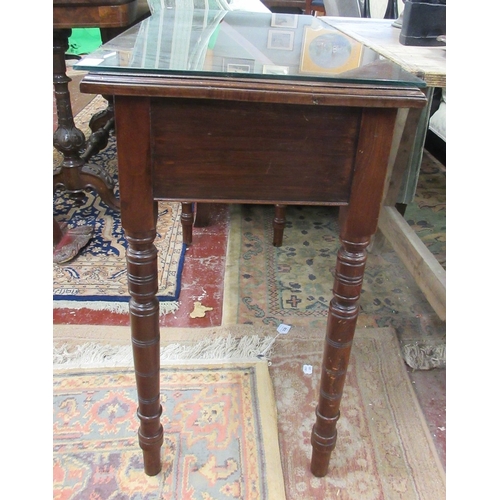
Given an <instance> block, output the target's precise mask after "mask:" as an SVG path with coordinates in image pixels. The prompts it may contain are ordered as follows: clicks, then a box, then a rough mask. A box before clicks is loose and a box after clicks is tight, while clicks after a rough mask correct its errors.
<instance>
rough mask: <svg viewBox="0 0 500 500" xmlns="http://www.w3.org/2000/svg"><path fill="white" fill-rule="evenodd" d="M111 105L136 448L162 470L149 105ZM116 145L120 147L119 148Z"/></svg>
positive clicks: (149, 466) (154, 469) (148, 464)
mask: <svg viewBox="0 0 500 500" xmlns="http://www.w3.org/2000/svg"><path fill="white" fill-rule="evenodd" d="M120 103H121V100H120V96H117V97H116V100H115V122H116V134H117V142H118V144H119V146H118V166H119V167H118V168H119V169H120V175H122V174H123V177H122V178H123V182H121V184H120V196H121V202H122V212H121V220H122V226H123V229H124V231H125V237H126V239H127V242H128V248H127V254H126V256H127V271H128V287H129V293H130V297H131V298H130V306H129V310H130V327H131V333H132V349H133V355H134V367H135V375H136V382H137V398H138V409H137V415H138V417H139V422H140V427H139V432H138V434H139V445H140V447H141V448H142V450H143V456H144V471H145V473H146V474H148V475H150V476H154V475H155V474H158V473H159V472H160V471H161V468H162V462H161V446H162V444H163V427H162V425H161V422H160V417H161V413H162V407H161V404H160V347H159V346H160V327H159V304H158V299H157V297H156V293H157V292H158V263H157V250H156V247H155V245H154V240H155V236H156V219H157V214H158V204H157V203H156V202H155V201H154V198H153V187H152V164H151V156H150V153H149V145H150V130H149V127H145V126H144V127H138V126H137V123H149V115H150V106H149V99H147V98H137V99H132V98H129V100H127V102H126V103H124V104H122V105H120ZM120 145H121V146H120Z"/></svg>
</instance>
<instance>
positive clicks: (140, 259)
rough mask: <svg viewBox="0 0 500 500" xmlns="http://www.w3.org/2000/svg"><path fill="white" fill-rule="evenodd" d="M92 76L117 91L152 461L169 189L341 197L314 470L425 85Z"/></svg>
mask: <svg viewBox="0 0 500 500" xmlns="http://www.w3.org/2000/svg"><path fill="white" fill-rule="evenodd" d="M81 90H82V91H83V92H89V93H94V94H108V95H114V96H115V120H116V125H115V126H116V138H117V154H118V168H119V182H120V198H121V217H122V225H123V228H124V230H125V234H126V238H127V241H128V250H127V270H128V282H129V291H130V295H131V299H130V322H131V330H132V345H133V352H134V363H135V371H136V379H137V391H138V401H139V402H138V416H139V420H140V429H139V443H140V446H141V448H142V449H143V455H144V467H145V472H146V473H147V474H149V475H155V474H157V473H159V472H160V470H161V466H162V465H161V458H160V457H161V450H160V449H161V445H162V442H163V428H162V425H161V422H160V416H161V411H162V409H161V405H160V402H159V392H160V387H159V307H158V300H157V298H156V293H157V286H158V285H157V251H156V248H155V246H154V244H153V241H154V239H155V235H156V231H155V227H156V214H157V200H159V199H167V200H178V201H180V202H190V201H192V200H197V201H205V202H226V203H244V202H245V203H265V204H278V203H283V204H286V205H290V204H302V205H306V204H310V205H312V204H319V205H339V206H340V207H341V208H340V223H341V229H340V241H341V248H340V250H339V252H338V255H337V263H336V271H335V278H334V284H333V298H332V300H331V303H330V307H329V313H328V319H327V327H326V340H325V350H324V358H323V365H322V373H321V384H320V395H319V403H318V406H317V410H316V417H317V418H316V424H315V426H314V428H313V430H312V437H311V442H312V447H313V452H312V460H311V470H312V472H313V474H315V475H316V476H319V477H321V476H324V475H326V474H327V472H328V464H329V459H330V455H331V453H332V451H333V449H334V447H335V442H336V437H337V430H336V423H337V420H338V418H339V408H340V401H341V396H342V390H343V385H344V381H345V376H346V371H347V365H348V362H349V355H350V350H351V345H352V340H353V336H354V330H355V326H356V320H357V316H358V300H359V297H360V293H361V286H362V281H363V273H364V268H365V262H366V258H367V253H366V248H367V246H368V244H369V242H370V238H371V236H372V235H373V234H374V233H375V231H376V229H377V219H378V215H379V211H380V206H381V201H382V195H383V189H384V182H385V176H386V170H387V164H388V159H389V153H390V150H391V142H392V138H393V130H394V126H395V120H396V114H397V111H398V109H399V108H418V107H423V106H424V105H425V102H426V99H425V96H424V94H423V93H422V91H421V90H419V89H417V88H415V87H410V86H408V87H404V86H400V87H395V86H392V87H390V86H381V85H375V84H374V85H360V84H357V85H356V84H339V83H336V84H334V83H323V82H317V83H315V82H284V81H276V80H274V81H273V80H264V79H262V80H257V79H255V80H254V79H238V78H233V79H227V78H216V77H213V78H210V77H203V78H201V77H194V76H191V77H188V76H186V77H173V76H166V75H164V76H157V75H150V76H148V75H123V74H92V73H90V74H88V75H87V76H85V78H84V79H83V81H82V83H81Z"/></svg>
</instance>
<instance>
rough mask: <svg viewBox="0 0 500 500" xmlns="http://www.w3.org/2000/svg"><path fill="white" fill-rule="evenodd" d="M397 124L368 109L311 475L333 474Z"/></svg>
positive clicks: (344, 225) (338, 271) (333, 306)
mask: <svg viewBox="0 0 500 500" xmlns="http://www.w3.org/2000/svg"><path fill="white" fill-rule="evenodd" d="M395 122H396V111H394V110H383V109H380V110H377V109H365V110H363V115H362V119H361V130H360V133H359V137H360V141H359V143H358V148H357V149H358V153H357V155H356V164H355V169H354V176H353V180H352V187H351V193H350V199H349V205H347V206H342V207H341V208H340V211H339V221H340V243H341V246H340V249H339V251H338V254H337V264H336V268H335V279H334V284H333V298H332V300H331V302H330V307H329V310H328V321H327V327H326V339H325V347H324V352H323V364H322V367H321V382H320V395H319V403H318V406H317V408H316V424H315V425H314V427H313V430H312V435H311V444H312V448H313V451H312V458H311V472H312V473H313V474H314V475H315V476H317V477H323V476H325V475H326V474H327V473H328V467H329V462H330V456H331V454H332V451H333V449H334V448H335V443H336V440H337V421H338V419H339V416H340V402H341V399H342V391H343V389H344V383H345V379H346V374H347V366H348V364H349V356H350V354H351V347H352V342H353V337H354V331H355V328H356V320H357V318H358V310H359V305H358V302H359V298H360V296H361V288H362V284H363V275H364V270H365V264H366V259H367V247H368V245H369V243H370V238H371V236H372V235H373V234H375V231H376V230H377V220H378V214H379V212H380V206H381V202H382V194H383V187H384V182H385V175H386V171H387V165H388V160H389V152H390V149H391V142H392V134H393V130H394V124H395Z"/></svg>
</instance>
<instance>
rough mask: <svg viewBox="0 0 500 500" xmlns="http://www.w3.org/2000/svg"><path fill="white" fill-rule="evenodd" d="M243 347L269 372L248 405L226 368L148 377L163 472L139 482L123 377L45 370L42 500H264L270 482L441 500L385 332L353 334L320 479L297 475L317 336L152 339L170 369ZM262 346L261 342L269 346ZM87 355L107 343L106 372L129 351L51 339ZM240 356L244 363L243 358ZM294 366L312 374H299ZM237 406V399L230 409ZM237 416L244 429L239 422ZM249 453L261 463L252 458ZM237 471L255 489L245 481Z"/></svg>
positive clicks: (247, 330)
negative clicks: (50, 440)
mask: <svg viewBox="0 0 500 500" xmlns="http://www.w3.org/2000/svg"><path fill="white" fill-rule="evenodd" d="M255 337H258V338H260V339H265V340H266V342H265V343H264V342H263V343H261V344H260V345H259V348H260V349H262V348H263V349H264V350H265V349H266V346H267V347H270V349H268V350H267V351H266V355H267V357H268V359H269V362H270V363H271V364H270V366H269V368H268V369H267V366H266V365H265V364H264V366H263V364H262V363H260V364H258V366H260V367H262V366H263V368H266V370H265V373H266V375H267V373H269V375H270V380H271V382H272V385H271V384H270V383H269V378H266V381H265V383H263V384H259V383H257V384H256V386H257V388H258V390H257V394H258V397H257V396H255V392H254V391H255V384H253V385H252V383H249V382H250V381H251V380H253V375H252V374H251V373H250V372H248V371H243V372H238V371H237V370H235V369H234V366H235V365H231V369H230V370H224V371H222V372H219V371H216V372H214V371H213V369H212V371H211V370H210V366H209V367H208V369H207V370H205V369H201V368H199V367H198V371H192V370H193V369H192V368H189V369H187V371H185V370H184V369H183V370H180V371H179V372H178V373H177V372H176V371H173V372H172V371H169V370H170V369H166V370H164V371H163V372H162V398H163V401H162V403H163V405H164V415H163V417H162V421H163V425H164V429H165V433H166V436H167V438H166V440H165V445H164V448H163V452H164V469H163V471H162V473H161V475H160V476H158V477H156V478H149V477H147V476H145V475H144V474H143V473H142V459H141V451H140V449H139V446H138V444H137V438H136V430H137V425H138V424H137V418H136V415H135V408H136V393H135V385H134V379H133V376H132V373H131V372H130V371H125V372H123V371H122V370H121V369H108V370H112V371H108V370H102V369H101V370H98V371H94V372H90V375H89V374H87V375H84V374H81V375H74V376H69V377H68V376H66V375H62V374H59V373H58V372H57V371H56V372H55V373H56V374H55V377H54V381H55V390H54V402H55V403H54V412H55V413H54V443H55V452H54V491H55V495H54V498H56V499H63V498H64V499H96V500H101V499H108V498H109V499H111V498H113V499H115V498H119V499H120V500H127V499H139V498H140V499H152V498H155V499H164V498H169V499H191V498H192V499H200V500H209V499H218V498H223V499H225V500H226V499H236V498H237V499H241V500H247V499H251V498H261V499H265V498H270V499H272V500H275V499H276V500H278V499H281V498H283V496H280V494H283V493H280V491H282V490H280V487H279V486H276V487H273V486H272V483H273V482H276V484H278V483H279V484H281V485H282V484H283V483H284V490H285V493H284V495H285V497H286V499H287V500H295V499H297V500H315V499H318V498H325V499H332V500H337V499H338V500H393V499H394V500H444V499H445V489H446V488H445V486H446V479H445V473H444V469H443V466H442V464H441V462H440V460H439V458H438V456H437V453H436V449H435V446H434V443H433V440H432V437H431V435H430V433H429V430H428V428H427V424H426V422H425V419H424V417H423V415H422V411H421V409H420V407H419V404H418V401H417V398H416V396H415V393H414V391H413V388H412V385H411V382H410V380H409V377H408V374H407V372H406V369H405V367H404V363H403V360H402V357H401V354H400V349H399V344H398V340H397V337H396V334H395V332H394V330H393V329H391V328H378V329H377V328H361V329H358V330H357V331H356V336H355V340H354V345H353V349H352V353H351V361H350V364H349V369H348V374H347V380H346V386H345V388H344V395H343V399H342V407H341V418H340V420H339V424H338V433H339V434H338V441H337V447H336V449H335V450H334V452H333V455H332V459H331V470H330V472H329V474H328V475H327V476H326V477H324V478H321V479H319V478H316V477H314V476H313V475H312V474H311V472H310V471H309V463H310V456H311V445H310V435H311V429H312V426H313V423H314V410H315V407H316V404H317V397H318V391H319V373H320V365H321V354H322V350H323V342H324V330H323V329H308V328H301V327H292V329H291V330H290V332H289V333H287V334H286V335H278V334H277V333H276V330H275V329H274V328H273V327H256V326H250V325H233V326H227V327H220V328H218V327H213V328H205V329H199V330H197V329H187V328H186V329H177V328H162V329H161V351H160V352H161V353H163V352H164V351H163V350H164V349H170V356H172V353H173V352H177V353H182V352H184V353H185V355H186V356H187V355H188V354H192V353H195V355H200V356H204V355H207V354H208V351H207V350H206V349H205V348H206V347H207V346H214V347H216V349H214V350H213V352H212V353H210V355H212V356H213V357H215V358H221V357H224V356H225V354H224V353H228V352H230V353H231V356H232V355H233V354H234V353H235V351H234V349H233V348H232V347H231V346H230V342H229V340H230V339H239V342H240V344H242V343H243V341H244V340H246V341H248V343H247V346H251V345H255V344H252V343H251V342H249V341H250V340H251V339H253V338H255ZM268 339H274V343H272V344H271V345H270V344H269V342H268ZM99 342H100V343H107V344H112V345H110V346H108V350H107V351H106V355H105V357H107V358H108V359H109V360H110V362H111V358H113V357H116V356H118V355H120V352H121V350H126V348H127V349H129V344H130V331H129V328H128V327H103V326H84V325H74V326H71V325H56V326H55V327H54V344H55V345H56V346H66V347H67V348H68V349H69V350H70V351H75V346H77V345H80V346H81V345H85V344H86V343H90V344H96V343H99ZM200 344H202V345H203V348H202V349H200V348H199V346H200ZM228 346H229V349H228V348H227V347H228ZM180 347H182V348H183V349H185V350H184V351H182V350H181V349H180ZM224 347H226V349H224ZM195 348H198V349H195ZM247 351H248V352H247V354H246V356H247V359H248V356H250V355H251V350H249V349H247ZM255 352H262V351H261V350H259V349H257V350H254V355H255ZM217 353H218V354H217ZM181 357H182V355H181ZM121 359H124V358H121ZM226 361H227V360H226ZM238 366H239V365H238ZM305 366H310V367H312V368H311V369H312V373H309V371H308V370H304V367H305ZM245 370H248V367H245ZM245 373H248V375H245ZM233 375H234V377H233ZM233 378H235V380H233ZM215 381H217V384H215V383H214V382H215ZM219 384H220V385H219ZM245 384H246V385H245ZM261 389H262V391H261ZM245 394H247V395H248V396H249V398H248V399H247V400H245V398H243V397H242V396H243V395H245ZM264 396H266V397H267V398H268V399H267V400H265V399H263V398H264ZM255 401H258V404H257V405H256V403H255ZM257 408H259V409H260V410H259V411H257ZM275 412H277V423H276V416H275ZM256 414H259V415H260V416H258V417H256ZM266 415H268V417H269V416H270V417H271V421H270V423H266V421H267V422H269V421H268V420H266V419H267V418H268V417H266ZM246 416H247V417H250V418H251V420H252V422H251V423H250V422H246V421H245V417H246ZM259 421H260V424H259ZM169 426H170V428H169ZM249 426H250V427H249ZM276 427H277V434H278V436H277V437H276V434H275V432H274V431H275V429H276ZM233 431H234V432H233ZM229 432H232V435H233V438H232V439H229V434H228V433H229ZM265 432H269V433H270V435H269V437H266V435H265ZM276 440H278V443H279V452H277V451H276V448H277V441H276ZM263 445H266V446H267V445H270V446H271V448H272V450H271V451H270V452H267V451H266V452H265V453H264V454H262V453H260V454H259V453H258V452H257V453H256V452H255V450H262V449H263V448H262V446H263ZM273 450H274V451H273ZM279 455H280V456H281V465H280V458H279ZM262 457H264V462H265V463H263V462H262ZM250 464H253V465H250ZM251 471H255V472H256V474H258V475H260V479H257V477H256V476H255V477H254V476H253V475H251V474H250V475H248V474H249V473H250V472H251ZM262 477H263V478H265V483H267V490H266V489H265V488H264V489H261V490H258V491H257V490H256V491H257V493H255V495H254V496H252V495H251V494H250V493H249V490H248V487H249V485H250V484H254V485H255V487H256V488H262V487H263V483H262ZM281 481H283V483H281ZM266 491H267V493H266ZM272 491H274V493H270V492H272ZM113 495H114V496H113ZM259 495H260V496H259ZM266 495H267V496H266Z"/></svg>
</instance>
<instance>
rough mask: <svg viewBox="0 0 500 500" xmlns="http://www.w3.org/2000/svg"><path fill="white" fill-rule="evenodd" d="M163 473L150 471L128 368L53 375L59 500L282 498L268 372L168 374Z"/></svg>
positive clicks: (244, 367) (242, 368) (184, 368)
mask: <svg viewBox="0 0 500 500" xmlns="http://www.w3.org/2000/svg"><path fill="white" fill-rule="evenodd" d="M161 388H162V392H161V399H162V406H163V415H162V422H163V424H164V428H165V442H164V445H163V447H162V451H163V464H164V465H163V469H162V471H161V473H160V474H159V475H157V476H155V477H149V476H146V475H145V474H144V473H143V463H142V452H141V450H140V448H139V445H138V441H137V429H138V419H137V417H136V408H137V404H136V401H137V395H136V390H135V376H134V373H133V371H132V370H131V369H130V368H128V369H127V368H122V369H118V368H114V369H87V370H83V371H82V370H81V369H80V370H78V369H77V370H76V371H75V370H73V371H55V373H54V454H53V456H54V499H58V500H63V499H64V500H69V499H75V500H76V499H82V500H83V499H85V500H87V499H92V500H104V499H121V500H125V499H134V500H135V499H137V500H139V499H140V500H153V499H155V500H157V499H164V500H167V499H168V500H175V499H178V500H188V499H200V500H202V499H205V500H208V499H213V500H216V499H221V500H222V499H224V500H228V499H236V498H238V499H256V500H258V499H262V500H264V499H269V500H275V499H279V500H284V498H285V497H284V488H283V477H282V472H281V465H280V458H279V451H278V444H277V427H276V425H277V424H276V411H275V403H274V400H273V398H272V393H273V392H272V388H271V381H270V378H269V373H268V370H267V364H266V363H263V362H257V363H245V364H238V365H232V364H224V365H221V364H218V365H216V364H206V365H204V366H201V365H192V366H188V365H179V366H175V367H174V366H169V367H163V368H162V369H161Z"/></svg>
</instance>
